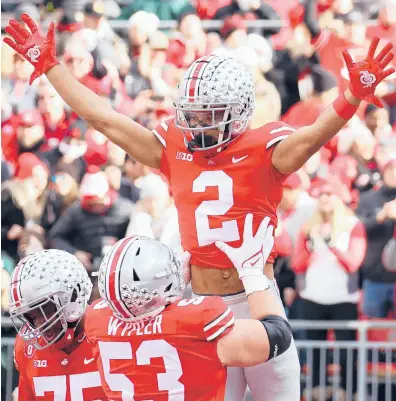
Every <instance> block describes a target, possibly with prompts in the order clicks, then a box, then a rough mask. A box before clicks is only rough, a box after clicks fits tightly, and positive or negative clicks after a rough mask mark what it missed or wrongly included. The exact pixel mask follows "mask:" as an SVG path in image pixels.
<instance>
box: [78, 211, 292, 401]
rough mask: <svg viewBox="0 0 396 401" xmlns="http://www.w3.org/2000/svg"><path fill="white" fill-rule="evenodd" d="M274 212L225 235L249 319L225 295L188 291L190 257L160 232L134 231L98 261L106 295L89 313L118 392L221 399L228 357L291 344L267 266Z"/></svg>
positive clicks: (100, 357)
mask: <svg viewBox="0 0 396 401" xmlns="http://www.w3.org/2000/svg"><path fill="white" fill-rule="evenodd" d="M269 222H270V219H269V218H268V217H266V218H265V219H264V220H263V222H262V223H261V224H260V226H259V229H258V231H257V233H256V234H255V235H254V236H253V215H252V214H249V215H248V216H247V217H246V223H245V227H244V236H243V243H242V246H241V247H239V248H233V247H230V246H229V245H227V244H225V243H222V242H218V243H217V246H219V248H220V249H221V250H222V251H223V252H225V253H226V254H227V255H228V257H229V258H230V259H231V260H232V261H233V263H234V265H235V266H237V271H238V274H239V276H240V278H241V280H242V283H243V285H244V287H245V289H246V294H247V296H248V303H249V310H250V314H251V316H252V318H250V319H236V320H234V314H233V313H232V311H231V309H230V307H229V306H228V305H226V304H225V303H224V302H223V300H222V298H221V297H211V296H209V297H203V296H201V297H197V298H191V299H183V300H182V299H181V298H182V296H183V292H184V289H185V282H184V278H183V269H182V265H181V263H180V262H179V261H178V260H177V259H176V257H175V255H174V254H173V252H172V251H171V250H170V249H169V248H168V247H166V246H165V245H163V244H161V243H160V242H158V241H156V240H153V239H150V238H147V237H141V236H134V237H128V238H124V239H122V240H120V241H119V242H118V243H117V244H116V245H114V246H113V248H112V249H111V250H110V251H109V253H108V254H107V255H106V257H105V259H104V260H103V262H102V264H101V267H100V271H99V288H100V292H101V295H102V297H103V300H98V301H96V302H95V303H94V304H93V305H91V306H90V307H89V308H88V310H87V313H86V320H85V330H86V333H87V336H88V340H89V341H90V342H91V343H92V344H93V345H94V354H95V358H96V359H97V361H98V367H99V369H100V371H101V378H102V385H103V388H104V390H105V392H106V395H107V396H108V397H109V399H112V400H115V401H116V400H120V401H121V400H134V399H135V400H146V399H150V400H164V401H165V400H178V401H183V400H188V401H198V400H206V401H222V400H224V395H225V385H226V378H227V369H226V367H227V366H240V367H243V366H253V365H257V364H259V363H261V362H264V361H267V360H272V359H273V358H275V359H276V358H277V357H279V355H282V354H283V353H284V352H286V351H287V349H288V348H289V346H290V344H291V338H292V334H291V329H290V325H289V323H288V322H287V320H286V319H285V318H284V317H282V314H283V308H282V305H281V303H280V302H279V300H278V297H277V296H276V294H275V293H274V292H273V291H272V283H271V281H270V280H269V279H268V278H267V277H266V276H265V275H264V273H263V268H264V265H265V262H266V259H267V257H268V256H269V254H270V253H271V250H272V247H273V244H274V238H273V227H272V226H271V225H269Z"/></svg>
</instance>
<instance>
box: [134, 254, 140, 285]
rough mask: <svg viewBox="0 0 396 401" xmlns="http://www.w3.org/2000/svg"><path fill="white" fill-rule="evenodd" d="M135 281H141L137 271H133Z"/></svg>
mask: <svg viewBox="0 0 396 401" xmlns="http://www.w3.org/2000/svg"><path fill="white" fill-rule="evenodd" d="M139 249H140V248H139ZM133 281H140V278H139V276H138V275H137V273H136V270H135V269H133Z"/></svg>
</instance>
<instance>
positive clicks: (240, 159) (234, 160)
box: [232, 155, 249, 164]
mask: <svg viewBox="0 0 396 401" xmlns="http://www.w3.org/2000/svg"><path fill="white" fill-rule="evenodd" d="M248 156H249V155H246V156H243V157H240V158H239V159H236V158H235V157H233V158H232V162H233V163H234V164H235V163H239V162H241V161H242V160H244V159H246V158H247V157H248Z"/></svg>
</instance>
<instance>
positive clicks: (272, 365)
mask: <svg viewBox="0 0 396 401" xmlns="http://www.w3.org/2000/svg"><path fill="white" fill-rule="evenodd" d="M272 291H274V292H275V293H276V295H277V296H278V298H279V293H278V290H277V287H276V282H275V281H274V282H273V288H272ZM222 298H223V300H224V302H225V303H226V304H227V305H229V306H230V309H231V310H232V311H233V312H234V315H235V318H236V319H246V318H248V317H249V306H248V302H247V298H246V294H245V293H244V292H243V293H240V294H236V295H230V296H225V297H222ZM279 302H281V300H280V298H279ZM284 317H285V318H286V315H284ZM246 385H248V386H249V389H250V391H251V393H252V396H253V399H254V401H299V400H300V362H299V360H298V354H297V349H296V345H295V344H294V340H293V339H292V342H291V344H290V347H289V349H288V350H287V351H286V352H284V353H283V354H282V355H279V356H277V357H276V358H274V359H271V360H269V361H268V362H265V363H262V364H260V365H257V366H252V367H249V368H228V369H227V384H226V391H225V398H224V401H243V400H244V398H245V392H246Z"/></svg>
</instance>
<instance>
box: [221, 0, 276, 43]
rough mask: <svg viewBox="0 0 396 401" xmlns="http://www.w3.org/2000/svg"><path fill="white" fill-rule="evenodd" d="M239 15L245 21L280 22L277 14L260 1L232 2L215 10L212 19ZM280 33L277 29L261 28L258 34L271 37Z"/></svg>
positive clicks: (236, 0) (242, 0) (241, 0)
mask: <svg viewBox="0 0 396 401" xmlns="http://www.w3.org/2000/svg"><path fill="white" fill-rule="evenodd" d="M234 14H240V15H242V16H244V17H245V19H250V20H252V19H259V20H270V21H280V17H279V15H278V14H277V12H276V11H275V10H274V9H273V8H272V7H271V6H270V5H269V4H267V3H266V2H264V1H262V0H232V2H231V3H230V4H229V5H226V6H224V7H222V8H220V9H219V10H217V12H216V14H215V16H214V19H219V20H224V19H225V18H226V17H228V16H231V15H234ZM279 32H280V27H279V28H263V29H260V33H261V34H262V35H263V36H265V37H268V36H271V35H274V34H276V33H279Z"/></svg>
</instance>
